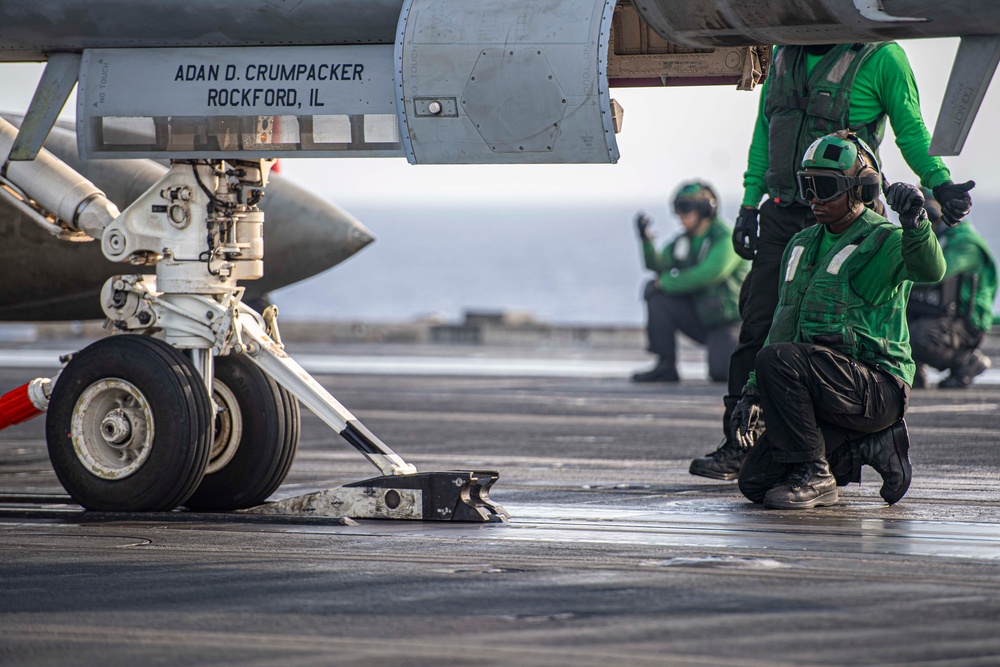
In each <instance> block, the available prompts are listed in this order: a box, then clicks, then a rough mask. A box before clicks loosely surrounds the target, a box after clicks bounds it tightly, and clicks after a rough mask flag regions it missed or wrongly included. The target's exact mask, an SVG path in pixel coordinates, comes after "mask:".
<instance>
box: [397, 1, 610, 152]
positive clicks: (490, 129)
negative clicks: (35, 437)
mask: <svg viewBox="0 0 1000 667" xmlns="http://www.w3.org/2000/svg"><path fill="white" fill-rule="evenodd" d="M614 5H615V3H614V2H613V1H606V0H590V1H589V2H588V1H587V0H584V1H582V2H581V1H580V0H551V1H548V2H537V3H535V2H533V3H497V2H469V0H408V1H407V2H406V3H405V4H404V6H403V10H402V12H401V14H400V21H399V30H398V35H397V40H396V50H395V59H396V93H397V95H396V104H397V108H398V112H399V117H400V128H401V134H402V140H403V147H404V149H405V152H406V156H407V159H408V160H409V161H410V162H411V163H413V164H507V163H519V164H523V163H593V162H605V163H606V162H617V161H618V145H617V142H616V141H615V132H614V123H613V118H612V110H611V98H610V95H609V90H608V81H607V54H608V39H609V34H610V26H611V19H612V16H613V13H614Z"/></svg>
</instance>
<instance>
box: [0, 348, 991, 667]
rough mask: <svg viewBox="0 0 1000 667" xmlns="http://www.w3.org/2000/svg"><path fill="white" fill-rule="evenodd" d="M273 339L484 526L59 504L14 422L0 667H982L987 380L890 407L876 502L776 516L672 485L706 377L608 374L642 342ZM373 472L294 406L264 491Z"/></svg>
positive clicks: (8, 352) (713, 397)
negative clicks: (477, 504)
mask: <svg viewBox="0 0 1000 667" xmlns="http://www.w3.org/2000/svg"><path fill="white" fill-rule="evenodd" d="M49 347H51V346H43V348H44V349H39V348H38V346H35V347H34V348H33V349H26V348H25V349H20V350H13V348H12V347H11V346H7V347H6V348H4V349H3V350H2V351H0V364H3V366H4V367H3V368H0V385H2V386H3V387H7V388H9V387H14V386H16V385H18V384H21V383H23V382H25V381H26V380H29V379H31V378H32V377H36V376H38V375H47V374H51V372H52V370H53V366H52V364H51V363H50V361H49V359H50V357H49V356H46V355H47V354H48V352H49V351H50V350H49ZM70 349H72V348H67V349H65V350H62V351H64V352H65V351H69V350H70ZM291 351H292V352H293V353H294V354H295V355H296V357H297V358H299V359H300V360H302V362H303V365H304V366H306V368H307V369H309V370H310V371H311V372H312V373H314V374H315V375H316V377H317V378H318V379H319V380H320V382H321V383H322V384H323V385H324V386H325V387H326V388H327V389H329V390H330V391H331V392H332V393H333V394H334V395H335V396H336V397H337V398H338V399H339V400H340V401H341V402H342V403H343V404H344V405H346V406H347V407H348V408H349V409H350V410H351V411H352V412H353V413H354V414H355V415H356V416H357V417H358V418H359V419H361V420H362V421H363V422H364V424H365V425H366V426H368V428H370V429H371V430H372V431H373V432H374V433H376V434H377V435H378V437H379V438H381V439H382V440H383V441H384V442H386V443H387V444H389V445H390V446H391V447H392V448H393V449H394V450H395V451H396V452H397V453H398V454H400V455H401V456H402V457H403V458H404V459H406V460H407V461H408V462H410V463H413V464H415V465H416V466H417V468H418V469H420V470H447V469H460V468H469V469H497V470H499V472H500V480H499V482H497V484H496V486H494V487H493V490H492V492H491V495H492V497H493V498H494V499H495V500H496V501H498V502H499V503H500V504H502V505H503V506H504V507H505V508H506V509H507V510H508V511H509V512H510V514H511V520H510V522H509V523H507V524H486V525H483V524H453V523H437V522H389V521H377V520H361V521H356V522H352V521H342V520H339V519H336V518H330V519H323V518H315V517H310V518H303V519H280V518H274V517H266V518H239V519H233V518H230V517H227V516H225V515H207V514H192V513H186V512H172V513H167V514H151V515H138V514H128V515H107V514H100V515H98V514H90V513H85V512H83V511H82V510H80V509H79V508H78V507H76V506H74V505H72V504H71V503H70V502H69V501H68V499H67V498H66V497H65V496H64V492H63V491H62V489H61V487H60V486H59V484H58V481H57V480H56V478H55V475H54V473H53V472H52V469H51V466H50V465H49V462H48V458H47V454H46V449H45V444H44V420H43V419H37V420H35V421H33V422H28V423H25V424H22V425H19V426H16V427H13V428H10V429H8V430H6V431H3V432H0V581H2V582H3V592H4V594H3V595H2V596H0V663H2V664H4V665H8V664H9V665H77V664H79V665H86V664H97V663H100V664H102V665H118V664H134V663H136V662H141V663H146V664H201V665H207V664H219V665H231V664H241V665H265V664H282V665H330V664H342V665H362V664H364V665H368V666H371V665H469V664H477V665H602V666H604V665H626V664H628V665H698V666H704V665H750V666H754V665H769V666H781V665H801V664H808V665H844V664H850V665H911V666H912V665H949V666H957V665H963V666H966V665H996V664H998V663H1000V633H998V632H997V628H998V627H1000V518H998V515H997V509H998V507H1000V442H998V437H997V430H998V426H1000V414H998V407H1000V381H998V380H997V379H996V378H995V376H994V375H993V374H992V371H991V372H990V373H989V374H987V375H986V376H985V377H984V378H982V380H981V382H980V383H978V384H977V385H976V386H974V387H973V388H972V389H970V390H966V391H946V390H938V389H930V390H925V391H917V392H914V393H913V394H912V396H911V407H910V411H909V414H908V417H907V422H908V424H909V427H910V437H911V446H912V449H911V458H912V461H913V468H914V473H913V484H912V486H911V488H910V491H909V493H908V494H907V495H906V497H905V498H904V499H903V501H902V502H900V503H899V504H898V505H895V506H892V507H889V506H887V505H885V504H884V503H883V502H882V500H881V498H880V497H879V495H878V489H879V484H880V480H879V478H878V475H877V474H876V473H875V472H874V471H872V470H870V469H868V468H866V469H865V470H864V479H863V484H862V485H861V486H860V487H859V486H857V485H851V486H849V487H846V488H842V489H841V500H840V502H839V503H838V504H837V505H836V506H833V507H829V508H821V509H815V510H808V511H798V512H783V511H775V510H765V509H763V508H761V507H759V506H755V505H753V504H751V503H749V502H748V501H746V500H744V499H743V498H742V496H740V495H739V493H738V491H737V490H736V487H735V484H734V483H732V482H716V481H712V480H708V479H703V478H699V477H693V476H691V475H689V474H688V473H687V466H688V463H689V462H690V460H691V458H693V457H696V456H699V455H701V454H704V453H706V452H708V451H710V450H712V449H714V447H715V446H716V445H717V444H718V441H719V439H720V437H721V431H720V420H721V411H722V408H721V396H722V394H723V392H724V387H723V386H722V385H718V384H709V383H707V382H705V381H704V380H697V379H696V380H691V381H689V382H686V383H684V384H680V385H636V384H632V383H630V382H628V380H627V371H629V370H635V369H639V368H641V367H642V366H643V365H644V363H645V359H646V357H645V356H644V355H643V354H642V353H641V352H638V353H635V354H632V353H615V354H608V353H595V352H588V351H587V350H583V349H570V350H567V349H542V350H539V349H510V348H504V349H490V348H484V347H483V346H392V345H373V346H369V347H365V346H353V347H350V346H345V347H336V346H333V347H330V346H321V345H312V346H303V347H301V349H298V350H296V349H295V347H294V346H292V350H291ZM32 355H40V356H37V357H35V356H32ZM17 359H21V360H22V362H23V363H24V364H25V367H17V366H18V362H17V361H16V360H17ZM31 364H36V365H37V367H35V368H32V367H30V365H31ZM366 364H367V368H368V371H367V372H366V370H365V368H366V366H365V365H366ZM519 364H524V366H521V365H519ZM533 367H534V368H535V370H532V368H533ZM393 368H395V369H396V372H395V373H394V372H393ZM324 369H325V370H324ZM681 372H682V375H685V374H686V375H688V376H695V375H697V374H698V373H701V374H702V375H703V373H704V370H703V367H701V366H699V365H698V363H697V359H690V358H689V359H686V360H685V363H684V365H682V368H681ZM374 474H377V471H375V470H374V469H373V468H372V467H371V465H370V464H368V463H367V462H366V460H365V459H364V458H363V457H361V456H360V455H359V454H358V453H356V452H355V451H354V450H353V449H352V448H351V447H349V446H348V445H347V444H346V443H344V442H343V441H341V440H340V438H339V437H337V436H336V435H335V434H333V433H332V432H330V431H329V430H328V429H327V428H326V427H325V426H324V425H323V424H322V423H321V422H320V421H319V419H317V418H316V417H314V416H313V415H311V414H309V413H308V412H307V411H305V410H303V420H302V439H301V442H300V449H299V453H298V456H297V458H296V460H295V463H294V465H293V467H292V470H291V473H290V475H289V476H288V478H287V481H286V483H285V484H284V485H283V486H282V487H281V488H280V489H279V491H278V493H277V494H276V495H275V498H282V497H289V496H293V495H297V494H300V493H305V492H309V491H313V490H317V489H321V488H326V487H330V486H336V485H340V484H344V483H348V482H352V481H357V480H360V479H364V478H366V477H371V476H373V475H374Z"/></svg>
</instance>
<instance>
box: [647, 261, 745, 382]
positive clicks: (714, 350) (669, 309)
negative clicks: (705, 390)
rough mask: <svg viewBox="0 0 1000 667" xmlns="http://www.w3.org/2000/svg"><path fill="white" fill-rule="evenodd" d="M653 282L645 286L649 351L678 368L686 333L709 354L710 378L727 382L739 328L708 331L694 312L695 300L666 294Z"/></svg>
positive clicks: (712, 328)
mask: <svg viewBox="0 0 1000 667" xmlns="http://www.w3.org/2000/svg"><path fill="white" fill-rule="evenodd" d="M657 285H658V283H657V281H655V280H651V281H650V282H649V283H647V284H646V289H645V291H644V297H645V299H646V310H647V318H646V333H647V335H648V336H649V348H648V349H649V351H650V352H652V353H653V354H656V355H658V356H659V357H660V358H661V359H663V360H664V361H666V362H667V363H669V364H672V365H673V366H674V368H675V369H676V368H677V332H678V331H679V332H681V333H683V334H684V335H685V336H687V337H688V338H690V339H691V340H693V341H694V342H696V343H700V344H702V345H704V346H705V348H706V350H707V351H708V375H709V377H710V378H711V379H712V381H713V382H725V381H726V378H727V368H728V366H729V356H730V355H731V354H732V352H733V348H734V347H736V335H737V333H736V331H737V326H738V324H736V323H732V324H723V325H721V326H717V327H711V328H708V327H706V326H705V325H704V324H702V322H701V318H699V317H698V312H697V309H696V308H695V297H693V296H691V295H687V294H667V293H666V292H664V291H663V290H661V289H659V288H658V286H657Z"/></svg>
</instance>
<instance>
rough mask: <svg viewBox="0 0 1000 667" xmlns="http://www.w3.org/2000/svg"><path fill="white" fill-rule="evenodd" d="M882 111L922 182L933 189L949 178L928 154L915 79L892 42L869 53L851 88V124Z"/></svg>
mask: <svg viewBox="0 0 1000 667" xmlns="http://www.w3.org/2000/svg"><path fill="white" fill-rule="evenodd" d="M883 110H884V111H885V114H886V116H888V118H889V124H890V125H892V131H893V133H895V135H896V146H898V147H899V152H900V153H902V154H903V159H904V160H906V164H908V165H909V166H910V169H912V170H913V173H915V174H917V175H918V176H919V177H920V183H921V185H923V186H924V187H927V188H933V187H936V186H938V185H941V184H942V183H944V182H945V181H950V180H951V174H950V173H949V171H948V168H947V167H946V166H945V165H944V162H943V161H942V160H941V158H938V157H932V156H930V155H928V154H927V151H928V149H929V148H930V145H931V135H930V132H928V131H927V126H926V125H924V119H923V115H922V114H921V112H920V94H919V93H918V92H917V81H916V79H915V78H914V76H913V69H912V68H911V67H910V61H909V60H908V59H907V57H906V53H905V52H904V51H903V49H902V47H901V46H899V44H896V43H895V42H890V43H889V44H886V45H885V46H884V47H882V48H881V49H879V50H878V51H876V52H875V53H874V54H872V57H871V58H870V59H869V60H868V61H867V62H865V63H864V65H862V67H861V68H860V69H859V70H858V75H857V77H856V78H855V80H854V86H853V89H852V91H851V110H850V121H851V125H852V126H854V127H857V126H860V125H865V124H867V123H870V122H872V121H874V120H875V119H876V118H878V116H879V114H880V113H881V112H882V111H883ZM896 180H906V179H905V178H900V179H896Z"/></svg>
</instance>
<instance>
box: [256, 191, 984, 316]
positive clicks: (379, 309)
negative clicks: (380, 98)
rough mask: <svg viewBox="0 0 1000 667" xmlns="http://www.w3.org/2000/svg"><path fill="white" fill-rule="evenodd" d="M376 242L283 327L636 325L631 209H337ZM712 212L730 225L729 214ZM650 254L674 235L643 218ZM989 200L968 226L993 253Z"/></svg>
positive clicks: (323, 277) (671, 221) (308, 290)
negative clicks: (432, 320)
mask: <svg viewBox="0 0 1000 667" xmlns="http://www.w3.org/2000/svg"><path fill="white" fill-rule="evenodd" d="M344 208H346V209H347V210H348V211H350V212H351V213H352V214H353V215H355V216H356V217H357V218H358V219H359V220H361V222H363V223H364V224H365V225H366V226H367V227H368V228H369V229H371V231H372V232H373V233H374V234H375V236H376V241H375V243H373V244H371V245H370V246H368V247H367V248H365V249H364V250H362V251H361V252H359V253H358V254H357V255H356V256H354V257H352V258H351V259H349V260H347V261H346V262H344V263H343V264H341V265H340V266H337V267H334V268H333V269H331V270H329V271H327V272H325V273H323V274H320V275H318V276H315V277H313V278H311V279H309V280H305V281H303V282H301V283H298V284H296V285H293V286H291V287H287V288H285V289H282V290H280V291H277V292H275V293H274V294H273V295H272V298H273V300H274V302H275V303H276V304H277V305H278V306H279V308H280V310H281V316H282V317H283V318H287V319H290V320H327V321H366V322H408V321H412V320H415V319H418V318H423V317H438V318H441V319H443V320H446V321H459V320H461V318H462V316H463V314H464V313H465V312H466V311H470V310H473V311H514V312H518V313H528V314H530V315H532V316H534V317H535V318H536V319H538V320H540V321H543V322H548V323H552V324H577V325H630V326H634V325H640V324H642V323H643V322H644V321H645V309H644V305H643V301H642V297H641V294H642V286H643V284H644V282H645V281H646V280H649V279H650V278H651V277H652V274H651V273H649V272H648V271H646V270H645V269H644V268H643V264H642V255H641V251H640V245H639V242H638V240H637V238H636V232H635V225H634V223H633V216H634V215H635V213H636V208H637V207H636V206H635V205H634V204H633V203H630V202H605V203H597V204H594V203H588V204H580V203H574V202H571V201H567V202H546V203H541V204H540V203H523V204H522V203H515V202H502V203H496V202H448V203H435V202H423V203H420V204H414V205H412V206H408V207H395V206H385V205H380V204H377V203H368V204H362V205H358V204H354V205H344ZM731 209H732V210H723V211H722V215H723V218H724V219H725V220H727V221H728V222H730V224H732V223H731V221H732V220H733V219H734V218H735V214H736V207H735V206H732V207H731ZM647 213H649V214H650V215H651V217H652V218H653V220H654V223H653V227H652V229H653V232H654V233H655V234H656V235H657V239H656V243H657V246H658V247H659V246H660V245H662V244H663V243H665V242H666V241H667V240H668V239H670V238H671V237H672V236H674V235H676V234H677V233H679V232H680V225H679V223H678V221H677V220H676V218H674V217H673V216H672V215H671V214H670V211H669V208H668V207H667V206H666V205H663V206H662V207H660V208H659V209H657V208H656V207H651V208H647ZM998 218H1000V201H978V200H977V201H976V204H975V208H974V210H973V214H972V215H971V216H970V220H971V221H972V222H973V223H974V224H975V225H976V229H977V230H978V231H979V232H980V233H981V234H983V236H985V237H986V239H987V241H988V242H989V243H990V245H991V247H992V248H994V249H996V250H998V251H1000V219H998Z"/></svg>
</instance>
